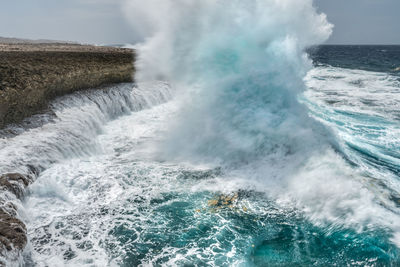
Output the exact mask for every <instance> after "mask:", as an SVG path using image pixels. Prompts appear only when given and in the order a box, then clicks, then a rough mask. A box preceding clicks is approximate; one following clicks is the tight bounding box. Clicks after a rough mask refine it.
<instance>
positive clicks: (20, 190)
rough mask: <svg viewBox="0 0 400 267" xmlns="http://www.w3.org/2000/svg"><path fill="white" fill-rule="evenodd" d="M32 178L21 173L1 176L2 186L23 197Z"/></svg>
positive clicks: (0, 182) (0, 183)
mask: <svg viewBox="0 0 400 267" xmlns="http://www.w3.org/2000/svg"><path fill="white" fill-rule="evenodd" d="M31 181H32V179H31V178H30V177H28V176H25V175H22V174H19V173H8V174H4V175H1V176H0V188H1V189H2V190H6V191H9V192H11V193H13V194H14V195H15V196H16V197H17V198H22V197H23V195H24V193H25V188H26V187H27V186H28V185H29V184H30V183H31Z"/></svg>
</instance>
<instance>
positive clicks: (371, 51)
mask: <svg viewBox="0 0 400 267" xmlns="http://www.w3.org/2000/svg"><path fill="white" fill-rule="evenodd" d="M308 53H309V55H310V57H311V58H312V60H313V62H314V64H315V65H317V66H318V65H329V66H333V67H338V68H348V69H360V70H367V71H377V72H386V73H393V74H396V73H400V69H398V68H400V45H321V46H316V47H313V48H310V49H309V50H308ZM396 69H397V70H396Z"/></svg>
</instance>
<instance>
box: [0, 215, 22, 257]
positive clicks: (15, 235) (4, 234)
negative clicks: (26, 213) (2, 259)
mask: <svg viewBox="0 0 400 267" xmlns="http://www.w3.org/2000/svg"><path fill="white" fill-rule="evenodd" d="M26 234H27V232H26V227H25V224H24V223H23V222H22V221H21V220H19V219H17V218H16V217H15V216H14V214H10V213H8V212H7V211H6V210H5V209H4V208H0V255H1V254H5V251H11V250H13V249H17V250H21V251H22V250H23V249H24V248H25V246H26V242H27V236H26Z"/></svg>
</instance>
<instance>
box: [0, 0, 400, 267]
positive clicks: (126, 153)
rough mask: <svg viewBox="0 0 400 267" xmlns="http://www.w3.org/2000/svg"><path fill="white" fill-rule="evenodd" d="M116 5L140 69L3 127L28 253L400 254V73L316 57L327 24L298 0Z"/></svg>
mask: <svg viewBox="0 0 400 267" xmlns="http://www.w3.org/2000/svg"><path fill="white" fill-rule="evenodd" d="M124 11H125V12H126V15H127V17H128V18H129V19H130V20H131V21H132V25H134V26H136V27H139V26H138V25H140V31H139V29H138V30H137V31H138V32H140V33H141V34H142V35H143V40H144V41H143V43H142V44H140V45H139V46H137V51H138V55H139V59H138V62H137V63H136V64H137V69H138V72H137V74H136V80H137V82H136V83H134V84H121V85H117V86H111V87H107V88H102V89H96V90H88V91H84V92H80V93H75V94H72V95H69V96H64V97H61V98H58V99H57V100H55V101H54V102H52V103H51V106H50V110H51V112H48V113H46V114H42V115H38V116H36V117H33V118H30V119H29V121H30V122H31V123H30V124H32V123H33V124H34V125H37V127H27V126H26V125H24V124H22V125H20V126H10V127H9V128H7V129H5V130H3V131H2V133H1V134H2V138H1V139H0V173H6V172H20V173H29V172H31V171H32V169H34V170H35V171H36V172H37V173H38V177H37V178H36V181H35V182H34V183H33V184H32V186H30V187H29V192H28V194H27V196H26V197H25V198H24V199H23V200H22V201H20V200H17V199H14V200H12V201H13V203H15V205H16V206H18V210H19V213H20V214H19V216H20V218H21V219H22V220H23V221H24V222H25V223H26V225H27V229H28V238H29V243H28V247H27V248H26V250H25V251H24V254H23V257H22V258H21V259H18V260H19V262H20V264H21V265H23V264H25V265H27V266H159V265H165V266H192V265H193V266H266V265H268V266H287V265H301V266H308V265H316V266H327V265H329V266H330V265H337V266H346V265H355V266H357V265H358V266H381V265H385V266H396V265H398V264H399V263H400V258H399V252H400V250H399V248H400V214H399V206H400V195H399V193H398V192H400V191H399V190H400V184H399V180H398V175H399V171H400V161H399V159H400V155H399V153H398V151H397V148H398V146H399V142H400V125H399V121H398V120H399V117H398V111H397V110H398V108H397V107H398V103H399V100H400V99H399V96H398V93H399V91H400V83H399V77H398V75H396V74H395V73H389V72H384V71H381V72H379V71H371V70H363V69H362V68H360V69H357V68H356V67H354V68H343V67H338V66H332V65H328V64H324V65H322V64H313V62H312V60H311V59H310V57H309V56H308V54H307V53H306V49H308V48H309V47H311V46H315V45H319V44H320V43H322V42H324V41H325V40H326V39H327V38H328V37H329V36H330V34H331V32H332V25H331V24H329V23H328V22H327V20H326V16H325V15H324V14H319V13H318V12H317V11H316V9H315V8H314V7H313V2H312V1H309V0H302V1H299V0H281V1H276V0H250V1H246V2H243V1H236V0H233V1H232V0H231V1H227V0H217V1H211V0H204V1H201V2H200V1H194V0H192V1H191V0H189V1H183V0H182V1H163V2H160V1H156V0H149V1H146V3H141V1H136V0H132V1H126V2H125V4H124ZM166 14H168V15H166ZM139 22H140V23H139ZM314 63H315V62H314ZM2 197H8V196H2Z"/></svg>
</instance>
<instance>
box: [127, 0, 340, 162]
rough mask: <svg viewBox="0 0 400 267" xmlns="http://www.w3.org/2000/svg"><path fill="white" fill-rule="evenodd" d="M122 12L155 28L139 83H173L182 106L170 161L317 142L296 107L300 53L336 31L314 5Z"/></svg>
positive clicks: (194, 5) (206, 4) (241, 157)
mask: <svg viewBox="0 0 400 267" xmlns="http://www.w3.org/2000/svg"><path fill="white" fill-rule="evenodd" d="M125 10H126V11H127V13H128V14H129V18H133V20H134V22H136V21H135V18H140V19H142V18H144V22H145V24H146V23H147V24H148V25H144V26H143V28H144V29H148V32H147V33H145V34H144V35H143V36H144V38H145V41H144V43H143V44H142V45H141V46H140V47H139V61H138V63H137V68H138V73H137V79H138V80H152V79H167V80H169V81H170V82H172V83H173V84H175V86H176V87H178V88H179V89H178V90H180V91H179V95H181V97H182V99H183V100H182V102H183V103H184V105H183V108H182V109H183V110H182V112H181V114H182V115H181V118H179V120H178V121H179V122H178V124H177V125H175V126H174V128H175V130H173V133H172V138H171V140H170V142H169V146H168V150H170V151H171V154H176V152H177V151H179V152H180V153H181V154H182V155H184V156H185V157H187V155H188V154H190V155H192V156H196V155H197V156H200V157H201V158H211V159H216V160H218V161H231V162H237V161H251V160H252V158H254V157H258V156H260V155H265V154H271V153H274V154H280V155H281V156H282V155H285V154H295V153H296V152H298V151H299V150H302V149H305V148H304V146H315V145H316V143H318V138H316V137H315V136H313V134H312V133H311V130H309V129H310V128H311V127H313V126H312V125H311V124H312V123H311V122H310V120H309V119H308V117H307V114H306V112H305V111H304V110H303V107H302V106H300V105H299V104H298V102H297V94H298V93H300V92H301V91H302V90H303V87H304V85H303V81H302V78H303V76H304V75H305V73H306V71H307V70H308V68H309V67H310V64H309V62H308V60H307V57H306V56H305V54H304V52H303V51H304V49H305V48H306V47H308V46H310V45H315V44H318V43H320V42H322V41H324V40H326V39H327V38H328V37H329V35H330V33H331V29H332V26H331V25H330V24H329V23H328V22H327V21H326V17H325V15H323V14H317V12H316V10H315V8H314V7H313V3H312V1H309V0H303V1H299V0H280V1H276V0H262V1H261V0H258V1H257V0H250V1H238V0H236V1H231V0H230V1H228V0H214V1H211V0H205V1H204V0H203V1H194V0H191V1H183V0H180V1H179V0H178V1H156V0H152V1H146V3H143V2H142V1H136V0H131V1H127V2H126V8H125ZM138 14H140V16H139V15H138ZM137 25H140V27H142V25H143V23H138V24H137Z"/></svg>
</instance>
